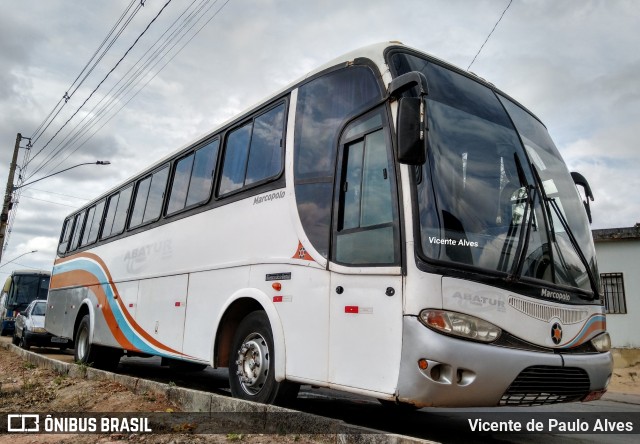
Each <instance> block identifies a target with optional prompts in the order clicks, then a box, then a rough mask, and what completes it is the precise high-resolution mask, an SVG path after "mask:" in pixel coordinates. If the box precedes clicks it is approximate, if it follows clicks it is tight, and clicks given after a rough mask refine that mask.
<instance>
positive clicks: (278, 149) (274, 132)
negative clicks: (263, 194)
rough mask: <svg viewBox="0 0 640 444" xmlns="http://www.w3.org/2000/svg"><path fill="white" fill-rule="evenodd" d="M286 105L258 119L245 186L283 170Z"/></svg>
mask: <svg viewBox="0 0 640 444" xmlns="http://www.w3.org/2000/svg"><path fill="white" fill-rule="evenodd" d="M283 123H284V104H282V105H280V106H278V107H277V108H274V109H272V110H271V111H268V112H266V113H264V114H263V115H261V116H259V117H257V118H256V120H255V122H254V124H253V135H252V137H251V151H250V153H249V163H248V165H247V177H246V179H245V185H249V184H252V183H255V182H260V181H261V180H263V179H266V178H268V177H273V176H275V175H277V174H278V173H279V172H280V170H281V169H282V146H283V141H282V136H283V128H284V125H283Z"/></svg>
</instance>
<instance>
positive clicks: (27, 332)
mask: <svg viewBox="0 0 640 444" xmlns="http://www.w3.org/2000/svg"><path fill="white" fill-rule="evenodd" d="M46 311H47V301H44V300H35V301H33V302H31V304H29V306H28V307H27V309H26V310H25V311H23V312H22V313H20V314H19V315H18V316H16V321H15V329H14V331H13V343H14V344H15V345H19V346H20V347H22V348H24V349H25V350H29V348H30V347H31V346H32V345H34V346H36V347H58V348H59V349H60V350H64V349H66V348H67V347H68V346H69V341H68V339H64V338H59V337H57V336H54V335H52V334H51V333H49V332H47V331H46V330H45V329H44V315H45V313H46Z"/></svg>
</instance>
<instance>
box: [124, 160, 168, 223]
mask: <svg viewBox="0 0 640 444" xmlns="http://www.w3.org/2000/svg"><path fill="white" fill-rule="evenodd" d="M168 177H169V166H165V167H163V168H162V169H161V170H159V171H156V172H155V173H153V174H152V175H151V176H147V177H145V178H144V179H142V180H141V181H140V182H139V183H138V187H137V189H136V197H135V200H134V201H133V212H132V213H131V220H130V221H129V228H134V227H137V226H138V225H141V224H143V223H147V222H152V221H154V220H157V219H158V217H160V211H161V210H162V202H163V199H164V191H165V189H166V187H167V178H168Z"/></svg>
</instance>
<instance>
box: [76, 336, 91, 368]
mask: <svg viewBox="0 0 640 444" xmlns="http://www.w3.org/2000/svg"><path fill="white" fill-rule="evenodd" d="M76 342H77V344H76V347H77V351H78V361H80V362H84V360H85V358H86V356H87V351H88V347H89V332H88V331H87V329H86V328H82V329H81V330H80V332H79V333H78V339H77V341H76Z"/></svg>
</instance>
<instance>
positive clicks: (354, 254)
mask: <svg viewBox="0 0 640 444" xmlns="http://www.w3.org/2000/svg"><path fill="white" fill-rule="evenodd" d="M376 121H377V122H380V121H381V119H380V114H377V117H376V116H374V118H370V119H369V120H368V121H365V122H364V123H367V122H376ZM369 126H370V125H363V124H358V123H356V124H355V125H353V126H352V128H351V131H349V132H348V133H347V136H351V135H352V134H354V133H357V132H360V131H362V130H365V129H366V128H368V127H369ZM342 164H343V169H342V178H341V181H340V184H339V191H338V193H339V194H338V199H339V210H338V223H337V232H336V241H335V255H334V256H335V260H336V261H337V262H341V263H345V264H354V265H355V264H379V265H382V264H387V265H390V264H394V263H396V262H397V257H399V256H398V255H396V252H397V248H396V245H395V244H396V237H397V236H396V234H395V224H394V219H395V217H394V208H395V206H394V205H395V204H394V200H393V186H392V174H393V170H392V165H391V159H390V157H389V150H388V149H387V143H386V141H385V133H384V132H383V130H382V129H377V130H374V131H373V132H371V133H369V134H366V135H364V137H362V136H360V137H359V138H357V139H355V140H353V141H351V142H349V143H347V144H346V145H345V147H344V153H343V159H342Z"/></svg>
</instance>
